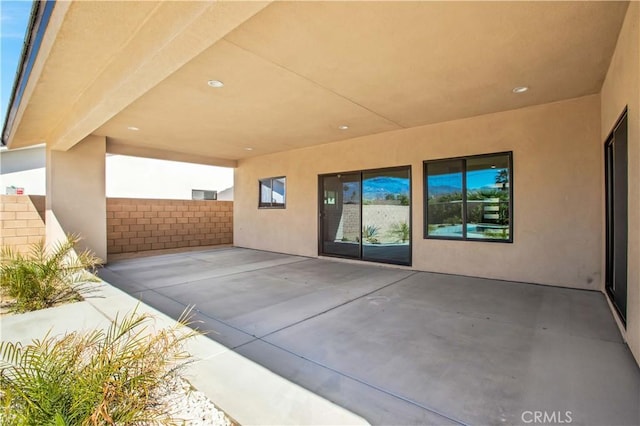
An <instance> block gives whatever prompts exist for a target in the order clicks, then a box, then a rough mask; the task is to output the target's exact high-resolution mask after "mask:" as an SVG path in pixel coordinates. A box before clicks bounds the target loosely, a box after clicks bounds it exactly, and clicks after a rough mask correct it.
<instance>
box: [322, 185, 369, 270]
mask: <svg viewBox="0 0 640 426" xmlns="http://www.w3.org/2000/svg"><path fill="white" fill-rule="evenodd" d="M360 188H361V185H360V173H343V174H335V175H328V176H321V177H320V195H321V197H322V200H321V203H322V204H321V206H320V217H321V223H322V225H321V226H320V228H321V229H320V233H321V238H320V252H321V253H323V254H327V255H333V256H340V257H350V258H354V259H357V258H359V257H360V223H361V220H360V202H361V198H362V197H361V190H360Z"/></svg>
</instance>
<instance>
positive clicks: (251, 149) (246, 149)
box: [244, 147, 253, 151]
mask: <svg viewBox="0 0 640 426" xmlns="http://www.w3.org/2000/svg"><path fill="white" fill-rule="evenodd" d="M244 150H245V151H253V148H249V147H246V148H245V149H244Z"/></svg>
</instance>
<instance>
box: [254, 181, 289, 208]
mask: <svg viewBox="0 0 640 426" xmlns="http://www.w3.org/2000/svg"><path fill="white" fill-rule="evenodd" d="M286 180H287V178H286V177H285V176H280V177H272V178H266V179H260V181H259V191H260V192H259V194H258V196H259V199H258V208H267V209H284V208H285V205H286V192H287V182H286Z"/></svg>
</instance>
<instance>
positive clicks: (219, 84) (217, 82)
mask: <svg viewBox="0 0 640 426" xmlns="http://www.w3.org/2000/svg"><path fill="white" fill-rule="evenodd" d="M207 84H208V85H209V86H211V87H215V88H216V89H219V88H220V87H224V83H223V82H221V81H220V80H209V81H207Z"/></svg>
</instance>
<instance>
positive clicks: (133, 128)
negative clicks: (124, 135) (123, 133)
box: [127, 126, 140, 132]
mask: <svg viewBox="0 0 640 426" xmlns="http://www.w3.org/2000/svg"><path fill="white" fill-rule="evenodd" d="M127 130H131V131H133V132H137V131H138V130H140V128H139V127H136V126H129V127H127Z"/></svg>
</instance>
